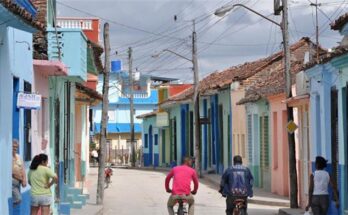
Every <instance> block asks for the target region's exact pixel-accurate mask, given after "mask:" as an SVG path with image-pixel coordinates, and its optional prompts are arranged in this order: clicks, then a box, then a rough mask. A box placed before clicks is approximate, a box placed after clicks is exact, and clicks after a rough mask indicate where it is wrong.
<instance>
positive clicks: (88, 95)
mask: <svg viewBox="0 0 348 215" xmlns="http://www.w3.org/2000/svg"><path fill="white" fill-rule="evenodd" d="M75 99H76V101H78V102H82V103H87V104H90V105H92V106H94V105H97V104H99V103H100V102H101V101H102V100H103V96H102V95H100V94H99V93H98V92H97V91H95V90H92V89H90V88H88V87H86V86H84V85H82V84H80V83H76V94H75Z"/></svg>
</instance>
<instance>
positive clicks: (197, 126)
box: [192, 20, 202, 177]
mask: <svg viewBox="0 0 348 215" xmlns="http://www.w3.org/2000/svg"><path fill="white" fill-rule="evenodd" d="M192 64H193V77H194V95H193V102H194V115H195V140H196V141H195V168H196V172H197V174H198V175H199V176H200V177H201V176H202V174H201V165H200V163H201V162H200V161H201V158H200V148H201V144H200V142H201V123H200V114H199V73H198V60H197V34H196V23H195V20H193V32H192Z"/></svg>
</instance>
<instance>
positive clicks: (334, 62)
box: [305, 14, 348, 214]
mask: <svg viewBox="0 0 348 215" xmlns="http://www.w3.org/2000/svg"><path fill="white" fill-rule="evenodd" d="M347 22H348V15H347V14H346V15H344V16H342V17H340V18H339V19H338V20H336V22H335V23H333V24H332V25H331V27H332V29H334V30H338V31H339V32H340V33H341V35H342V36H344V38H343V40H342V42H341V44H340V45H339V46H338V47H336V48H334V49H333V51H332V52H330V53H329V54H328V55H326V56H323V57H322V58H321V60H320V63H319V64H309V65H308V66H307V68H306V70H305V73H306V75H307V77H308V79H309V84H310V114H311V117H310V124H311V126H312V129H311V138H312V144H311V146H310V147H311V160H312V169H313V170H314V168H315V164H314V161H315V157H316V156H318V155H321V156H323V157H325V158H326V159H327V160H328V168H327V170H328V171H329V172H330V175H331V178H332V180H333V183H334V184H335V185H336V186H337V187H338V189H339V194H340V196H339V198H340V208H339V210H337V209H336V208H335V207H331V208H330V211H329V213H330V214H346V213H347V212H348V201H347V200H348V196H347V193H348V178H347V172H348V168H347V163H348V150H347V146H348V138H347V134H348V132H347V119H348V110H347V107H348V103H347V102H348V93H347V92H348V50H347V48H346V47H347V42H346V37H347V36H348V25H347ZM331 199H332V198H331Z"/></svg>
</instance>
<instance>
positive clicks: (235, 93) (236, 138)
mask: <svg viewBox="0 0 348 215" xmlns="http://www.w3.org/2000/svg"><path fill="white" fill-rule="evenodd" d="M244 94H245V91H244V88H239V87H238V88H237V87H236V89H232V90H231V108H232V145H233V148H232V154H233V156H235V155H240V156H242V158H243V164H245V165H248V158H247V155H248V145H247V131H246V128H247V125H246V122H247V119H246V107H245V105H237V104H236V103H237V102H238V101H240V100H241V99H242V98H244Z"/></svg>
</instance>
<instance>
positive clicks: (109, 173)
mask: <svg viewBox="0 0 348 215" xmlns="http://www.w3.org/2000/svg"><path fill="white" fill-rule="evenodd" d="M104 175H105V176H104V177H105V178H104V183H105V187H104V189H106V188H108V187H109V184H110V183H111V176H112V169H111V167H107V168H106V169H105V170H104Z"/></svg>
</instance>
